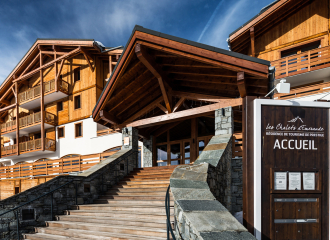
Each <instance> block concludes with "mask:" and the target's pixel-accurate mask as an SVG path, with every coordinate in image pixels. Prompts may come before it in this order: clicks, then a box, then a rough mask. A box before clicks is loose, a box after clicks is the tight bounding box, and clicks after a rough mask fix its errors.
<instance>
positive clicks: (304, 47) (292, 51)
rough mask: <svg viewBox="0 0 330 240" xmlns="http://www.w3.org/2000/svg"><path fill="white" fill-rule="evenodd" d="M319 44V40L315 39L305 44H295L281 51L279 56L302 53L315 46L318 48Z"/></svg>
mask: <svg viewBox="0 0 330 240" xmlns="http://www.w3.org/2000/svg"><path fill="white" fill-rule="evenodd" d="M320 45H321V41H320V40H319V41H316V42H311V43H307V44H303V45H300V46H296V47H293V48H290V49H286V50H283V51H281V58H283V57H289V56H292V55H295V54H299V53H303V52H306V51H309V50H312V49H315V48H319V47H320Z"/></svg>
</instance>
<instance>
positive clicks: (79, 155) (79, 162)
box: [79, 155, 81, 172]
mask: <svg viewBox="0 0 330 240" xmlns="http://www.w3.org/2000/svg"><path fill="white" fill-rule="evenodd" d="M79 172H81V156H80V155H79Z"/></svg>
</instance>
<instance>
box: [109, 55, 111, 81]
mask: <svg viewBox="0 0 330 240" xmlns="http://www.w3.org/2000/svg"><path fill="white" fill-rule="evenodd" d="M111 74H112V56H111V55H110V56H109V78H110V76H111Z"/></svg>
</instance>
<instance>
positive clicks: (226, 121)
mask: <svg viewBox="0 0 330 240" xmlns="http://www.w3.org/2000/svg"><path fill="white" fill-rule="evenodd" d="M233 133H234V114H233V108H232V107H226V108H220V109H217V110H215V135H216V136H217V135H224V134H233Z"/></svg>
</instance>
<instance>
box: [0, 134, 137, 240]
mask: <svg viewBox="0 0 330 240" xmlns="http://www.w3.org/2000/svg"><path fill="white" fill-rule="evenodd" d="M124 137H129V138H130V140H131V141H130V143H129V145H125V147H123V149H122V150H120V151H118V152H117V153H115V154H113V155H112V156H110V157H108V158H107V159H105V160H103V161H101V162H100V163H98V164H96V165H94V166H93V167H91V168H90V169H88V170H86V171H85V172H83V173H81V174H78V175H75V176H72V175H68V176H58V177H55V178H53V179H52V180H50V181H48V182H46V183H43V184H40V185H38V186H36V187H33V188H30V189H28V190H26V191H24V192H21V193H19V194H16V195H14V196H12V197H10V198H7V199H5V200H2V201H0V207H1V210H0V214H1V213H4V212H6V211H7V210H9V209H12V208H14V207H16V206H19V205H21V204H23V203H27V202H29V201H31V200H33V199H35V198H37V197H39V196H42V195H43V194H45V193H48V192H50V191H52V190H54V189H56V188H58V187H60V186H62V185H64V184H67V183H68V184H67V185H65V186H63V187H61V188H60V189H58V190H56V191H55V192H54V193H53V216H55V215H60V214H63V211H64V210H67V209H69V210H70V209H73V206H74V205H76V201H77V204H91V203H93V201H94V200H95V199H97V198H98V197H99V196H100V195H102V194H104V193H105V192H106V191H107V190H108V189H110V188H111V187H113V186H114V185H116V184H117V183H118V182H119V181H120V180H121V179H122V178H123V177H124V176H126V175H128V174H129V172H130V171H131V170H133V169H134V168H136V167H137V162H138V142H137V141H138V138H137V137H138V135H137V130H136V129H132V128H128V130H127V132H126V130H125V133H123V141H124ZM23 209H34V219H32V220H24V221H23V220H22V210H23ZM50 209H51V196H50V195H48V196H45V197H43V198H40V199H39V200H36V201H34V202H32V203H31V204H28V205H25V206H23V207H21V208H20V209H19V210H18V214H19V219H20V228H21V229H22V230H21V233H26V232H30V231H33V229H34V227H36V226H45V221H50V220H51V211H50ZM0 218H12V219H14V214H13V212H10V213H8V214H6V215H3V216H0ZM0 227H2V228H3V229H0V238H1V239H3V238H5V235H6V234H7V229H6V227H7V226H5V225H0ZM11 229H12V230H13V231H12V232H11V234H12V235H13V234H16V232H15V231H14V230H16V222H13V223H11ZM1 234H3V235H1Z"/></svg>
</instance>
